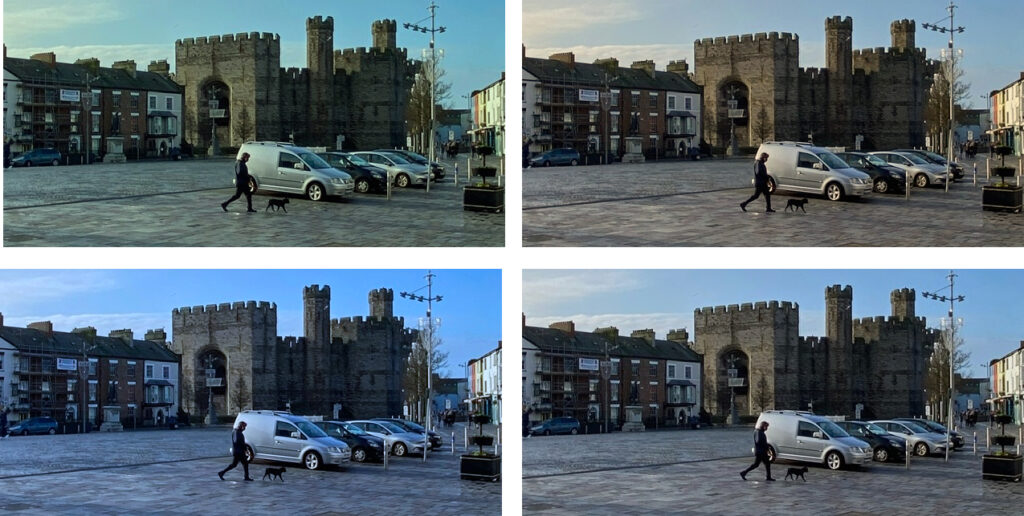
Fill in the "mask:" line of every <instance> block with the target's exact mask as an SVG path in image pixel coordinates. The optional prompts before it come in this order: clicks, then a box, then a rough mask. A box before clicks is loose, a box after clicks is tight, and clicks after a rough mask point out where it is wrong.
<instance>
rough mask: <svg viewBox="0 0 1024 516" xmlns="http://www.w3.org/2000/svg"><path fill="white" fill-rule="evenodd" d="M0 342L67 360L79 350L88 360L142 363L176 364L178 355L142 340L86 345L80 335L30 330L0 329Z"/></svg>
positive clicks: (108, 340) (107, 340)
mask: <svg viewBox="0 0 1024 516" xmlns="http://www.w3.org/2000/svg"><path fill="white" fill-rule="evenodd" d="M0 339H4V340H6V341H7V342H10V343H11V344H12V345H13V346H14V347H15V348H17V349H18V350H19V351H22V352H28V351H36V350H38V351H41V352H42V353H44V354H52V355H69V357H70V358H74V357H80V356H82V350H83V349H85V350H86V355H87V356H90V357H109V358H137V359H142V360H158V361H161V362H178V361H179V359H178V355H175V354H174V352H173V351H171V350H170V349H167V348H166V347H164V346H163V345H161V344H159V343H156V342H150V341H145V340H133V341H132V344H131V345H128V344H127V343H126V342H125V341H124V340H123V339H121V338H117V337H100V336H98V335H97V336H96V337H95V338H94V339H92V342H89V339H87V338H86V337H85V336H83V335H79V334H77V333H68V332H59V331H55V332H53V335H47V334H46V333H45V332H43V331H40V330H36V329H33V328H14V327H12V326H0Z"/></svg>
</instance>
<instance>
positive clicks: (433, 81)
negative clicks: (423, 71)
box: [402, 2, 447, 193]
mask: <svg viewBox="0 0 1024 516" xmlns="http://www.w3.org/2000/svg"><path fill="white" fill-rule="evenodd" d="M427 9H430V16H429V18H430V28H429V29H428V28H426V27H424V26H420V25H419V24H420V23H422V22H424V21H426V18H424V19H422V20H420V21H418V22H416V23H404V24H402V26H403V27H405V28H406V29H411V30H415V31H419V32H422V33H424V34H425V33H430V163H427V192H428V193H429V192H430V176H431V175H432V174H433V168H432V167H433V163H434V161H435V159H436V155H435V153H434V152H435V151H434V140H435V139H436V138H434V124H435V114H434V92H435V91H436V90H437V56H436V55H435V54H434V34H437V33H440V32H444V31H445V30H447V29H446V28H445V27H443V26H442V27H436V26H435V25H434V20H435V12H434V11H436V10H437V4H435V3H434V2H430V6H429V7H427Z"/></svg>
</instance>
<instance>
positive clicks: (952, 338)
mask: <svg viewBox="0 0 1024 516" xmlns="http://www.w3.org/2000/svg"><path fill="white" fill-rule="evenodd" d="M947 278H948V279H949V287H948V288H949V296H948V297H947V296H944V295H938V294H935V293H934V292H924V293H923V294H922V295H923V296H924V297H925V298H931V299H933V300H935V301H942V302H946V301H949V403H948V407H947V408H946V414H947V416H948V418H949V419H948V420H947V421H946V461H947V462H948V461H949V447H950V437H949V431H950V428H952V426H953V396H954V394H955V391H954V385H953V374H954V370H953V367H954V366H953V359H954V356H955V355H954V352H955V350H956V326H957V325H958V324H963V319H960V320H959V321H958V320H957V319H954V318H953V309H954V305H953V303H955V302H963V300H964V296H955V295H954V294H953V281H954V279H955V278H956V274H954V273H953V271H949V275H948V276H947ZM944 289H945V288H944ZM944 289H943V290H944ZM944 321H945V319H944V320H943V322H944Z"/></svg>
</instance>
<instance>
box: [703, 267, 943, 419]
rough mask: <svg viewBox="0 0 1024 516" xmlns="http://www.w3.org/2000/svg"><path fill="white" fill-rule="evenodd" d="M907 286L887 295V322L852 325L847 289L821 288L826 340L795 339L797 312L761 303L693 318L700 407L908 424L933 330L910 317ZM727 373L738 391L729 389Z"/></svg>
mask: <svg viewBox="0 0 1024 516" xmlns="http://www.w3.org/2000/svg"><path fill="white" fill-rule="evenodd" d="M915 297H916V294H915V292H914V290H913V289H906V288H904V289H899V290H894V291H892V293H891V295H890V301H891V304H892V314H891V316H890V317H881V316H879V317H867V318H863V319H854V318H853V314H852V308H851V307H852V303H853V288H852V287H850V286H846V287H843V288H841V287H840V286H839V285H833V286H830V287H827V288H826V289H825V331H826V336H824V337H802V336H800V335H799V323H800V308H799V306H797V305H796V304H794V303H791V302H779V301H771V302H758V303H754V304H751V303H745V304H743V305H730V306H728V307H725V306H716V307H713V308H712V307H706V308H699V309H697V310H695V311H694V315H693V318H694V333H695V336H696V342H695V344H694V346H693V349H694V350H695V351H696V352H698V353H701V354H703V355H704V378H705V382H704V406H706V407H708V409H709V410H710V411H711V412H713V413H716V414H727V413H728V412H729V407H730V397H731V394H732V393H730V389H735V404H736V407H737V409H738V413H739V414H741V415H753V416H756V415H757V414H758V413H759V412H760V411H763V410H768V409H799V410H805V409H809V408H810V409H813V410H814V411H815V412H817V413H821V414H844V415H847V416H850V417H853V416H857V415H859V416H860V417H863V418H870V417H909V416H912V415H920V414H924V406H925V400H924V390H923V389H924V379H925V376H926V375H927V364H928V360H929V358H930V357H931V353H932V349H933V346H934V344H935V342H936V341H937V340H938V338H939V336H938V332H937V331H936V330H933V329H928V328H927V327H926V324H925V319H924V318H923V317H916V316H915V314H914V309H915V308H914V303H915ZM730 376H732V377H734V378H738V379H742V382H739V381H734V382H733V383H741V384H742V386H736V387H730V386H729V384H730V381H729V379H730Z"/></svg>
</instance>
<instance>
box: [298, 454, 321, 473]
mask: <svg viewBox="0 0 1024 516" xmlns="http://www.w3.org/2000/svg"><path fill="white" fill-rule="evenodd" d="M302 465H303V466H306V469H310V470H312V469H320V468H322V467H323V466H324V460H323V459H321V458H320V454H319V453H317V452H315V451H311V452H306V454H305V455H303V456H302Z"/></svg>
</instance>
